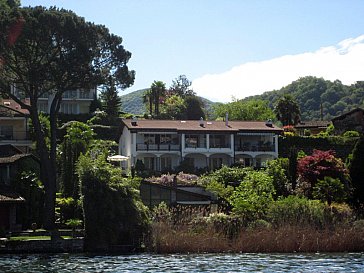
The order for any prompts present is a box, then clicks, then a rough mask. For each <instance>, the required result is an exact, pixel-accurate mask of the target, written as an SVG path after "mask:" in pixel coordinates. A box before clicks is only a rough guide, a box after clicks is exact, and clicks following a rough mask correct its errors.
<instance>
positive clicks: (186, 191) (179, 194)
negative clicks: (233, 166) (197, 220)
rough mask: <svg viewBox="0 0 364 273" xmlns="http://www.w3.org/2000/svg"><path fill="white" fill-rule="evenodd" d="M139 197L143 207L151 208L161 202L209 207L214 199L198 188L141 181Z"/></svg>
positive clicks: (208, 193)
mask: <svg viewBox="0 0 364 273" xmlns="http://www.w3.org/2000/svg"><path fill="white" fill-rule="evenodd" d="M140 196H141V199H142V201H143V203H144V205H146V206H148V207H150V208H152V207H154V206H156V205H158V204H160V203H162V202H164V203H166V204H167V205H168V206H170V205H192V206H201V205H210V204H211V203H212V202H214V201H216V197H215V196H214V195H213V194H211V193H210V192H207V191H206V190H205V189H204V188H202V187H199V186H181V185H179V186H177V185H162V184H159V183H153V182H149V181H146V180H143V181H142V182H141V184H140Z"/></svg>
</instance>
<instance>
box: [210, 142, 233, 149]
mask: <svg viewBox="0 0 364 273" xmlns="http://www.w3.org/2000/svg"><path fill="white" fill-rule="evenodd" d="M230 147H231V145H230V143H221V144H212V143H210V148H213V149H226V148H227V149H230Z"/></svg>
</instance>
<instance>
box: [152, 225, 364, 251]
mask: <svg viewBox="0 0 364 273" xmlns="http://www.w3.org/2000/svg"><path fill="white" fill-rule="evenodd" d="M152 251H155V252H157V253H205V252H208V253H217V252H233V253H240V252H246V253H249V252H262V253H263V252H269V253H272V252H281V253H290V252H358V251H364V229H361V230H358V229H356V228H354V227H349V226H342V227H336V228H335V229H323V230H318V229H315V228H310V227H297V226H285V227H279V228H276V229H275V228H263V229H252V228H244V229H241V230H240V232H239V234H238V235H237V236H235V237H233V238H229V236H228V235H226V234H224V233H222V232H217V231H216V230H215V229H213V228H211V227H205V228H204V229H200V230H193V229H191V226H189V225H180V226H171V225H167V224H165V223H156V224H154V225H153V248H152Z"/></svg>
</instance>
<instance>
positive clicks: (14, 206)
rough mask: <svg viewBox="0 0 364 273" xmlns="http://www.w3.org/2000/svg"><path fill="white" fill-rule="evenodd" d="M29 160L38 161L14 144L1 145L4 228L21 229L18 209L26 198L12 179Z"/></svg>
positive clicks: (0, 213)
mask: <svg viewBox="0 0 364 273" xmlns="http://www.w3.org/2000/svg"><path fill="white" fill-rule="evenodd" d="M29 161H36V162H38V160H37V159H36V158H35V157H34V156H33V155H32V154H24V153H23V152H22V151H21V150H19V149H17V148H16V147H14V146H13V145H1V146H0V228H2V229H4V230H9V231H16V230H20V229H21V223H19V222H20V220H19V219H17V211H18V210H19V207H20V206H22V205H23V204H24V203H25V202H26V200H25V199H24V198H23V197H22V196H21V195H20V194H19V193H17V192H16V190H15V188H14V185H12V179H13V178H14V177H16V175H17V174H18V173H19V170H20V169H21V168H22V167H24V166H25V165H27V164H28V162H29ZM37 164H39V163H37Z"/></svg>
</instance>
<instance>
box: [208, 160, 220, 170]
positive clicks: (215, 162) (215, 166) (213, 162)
mask: <svg viewBox="0 0 364 273" xmlns="http://www.w3.org/2000/svg"><path fill="white" fill-rule="evenodd" d="M210 160H211V161H210V164H211V165H210V167H211V169H213V170H215V169H219V168H221V166H222V158H211V159H210Z"/></svg>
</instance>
